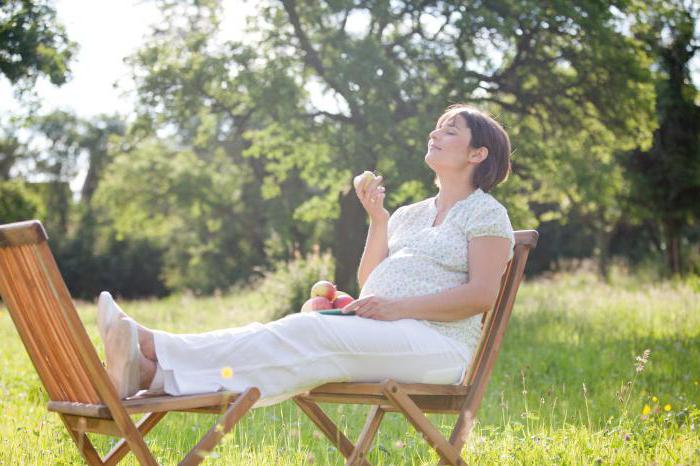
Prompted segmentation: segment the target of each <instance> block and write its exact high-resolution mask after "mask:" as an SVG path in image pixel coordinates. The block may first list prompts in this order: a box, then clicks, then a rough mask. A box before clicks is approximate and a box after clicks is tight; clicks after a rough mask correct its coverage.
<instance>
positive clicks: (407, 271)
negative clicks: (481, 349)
mask: <svg viewBox="0 0 700 466" xmlns="http://www.w3.org/2000/svg"><path fill="white" fill-rule="evenodd" d="M436 199H437V196H434V197H431V198H428V199H424V200H422V201H420V202H416V203H414V204H409V205H404V206H401V207H399V208H398V209H396V211H394V213H393V214H392V215H391V217H389V224H388V238H389V255H388V256H387V257H386V258H385V259H384V260H383V261H382V262H380V263H379V264H378V265H377V267H375V268H374V270H373V271H372V273H370V275H369V277H367V281H366V282H365V284H364V286H363V287H362V290H361V291H360V298H362V297H364V296H367V295H372V294H373V295H375V296H382V297H387V298H404V297H409V296H422V295H427V294H434V293H438V292H440V291H443V290H446V289H448V288H452V287H456V286H459V285H462V284H465V283H467V282H468V281H469V271H468V270H469V264H468V257H469V256H468V241H469V240H470V239H472V238H474V237H477V236H500V237H504V238H508V239H509V240H510V254H509V256H508V260H510V259H511V258H512V257H513V247H514V245H515V236H514V235H513V228H512V226H511V223H510V219H509V217H508V213H507V211H506V208H505V207H504V206H503V205H502V204H501V203H499V202H498V201H497V200H496V199H495V198H494V197H493V196H492V195H491V194H489V193H486V192H484V191H482V190H481V189H480V188H479V189H477V190H476V191H474V192H472V193H471V194H470V195H469V196H467V197H466V198H465V199H461V200H459V201H457V202H456V203H455V204H454V205H453V206H452V207H451V208H450V210H449V211H448V213H447V215H446V216H445V218H444V220H443V221H442V223H440V224H439V225H437V226H435V227H433V226H432V225H433V222H434V221H435V218H436V216H437V207H436V205H435V201H436ZM481 317H482V315H481V314H478V315H475V316H472V317H469V318H466V319H462V320H456V321H450V322H441V321H432V320H421V322H423V323H425V324H427V325H429V326H431V327H433V328H435V329H436V330H437V331H439V332H440V333H442V334H443V335H446V336H448V337H450V338H453V339H455V340H457V341H458V342H460V343H462V344H466V345H467V346H468V347H469V349H471V350H472V351H474V350H475V349H476V346H477V345H478V342H479V337H480V335H481Z"/></svg>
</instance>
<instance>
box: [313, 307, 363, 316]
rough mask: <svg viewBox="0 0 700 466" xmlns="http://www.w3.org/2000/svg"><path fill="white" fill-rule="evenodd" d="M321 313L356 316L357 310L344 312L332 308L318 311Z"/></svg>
mask: <svg viewBox="0 0 700 466" xmlns="http://www.w3.org/2000/svg"><path fill="white" fill-rule="evenodd" d="M318 312H319V313H320V314H326V315H327V316H354V315H355V311H350V312H342V311H341V310H340V309H331V310H328V311H318Z"/></svg>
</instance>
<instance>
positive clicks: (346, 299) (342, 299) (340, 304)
mask: <svg viewBox="0 0 700 466" xmlns="http://www.w3.org/2000/svg"><path fill="white" fill-rule="evenodd" d="M353 301H355V300H354V299H353V297H352V296H350V295H349V294H342V295H340V296H338V297H337V298H335V300H334V301H333V307H334V308H336V309H342V308H344V307H345V306H347V305H348V304H350V303H351V302H353Z"/></svg>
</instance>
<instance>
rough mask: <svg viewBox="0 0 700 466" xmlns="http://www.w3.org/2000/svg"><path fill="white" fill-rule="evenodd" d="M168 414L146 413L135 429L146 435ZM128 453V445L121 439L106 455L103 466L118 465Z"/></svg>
mask: <svg viewBox="0 0 700 466" xmlns="http://www.w3.org/2000/svg"><path fill="white" fill-rule="evenodd" d="M166 414H168V413H167V411H166V412H160V413H148V414H147V415H146V416H144V417H143V419H141V420H140V421H139V423H138V424H137V425H136V428H137V429H138V430H139V432H141V435H146V434H147V433H148V432H150V431H151V429H153V428H154V427H155V426H156V425H157V424H158V423H159V422H160V421H161V419H163V418H164V417H165V415H166ZM127 453H129V445H128V444H127V443H126V440H125V439H122V440H120V441H119V443H117V444H116V445H115V446H114V448H112V450H111V451H110V452H109V453H107V455H106V456H105V459H104V463H103V464H104V465H105V466H113V465H116V464H117V463H119V461H121V459H122V458H124V456H125V455H126V454H127Z"/></svg>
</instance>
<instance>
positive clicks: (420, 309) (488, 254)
mask: <svg viewBox="0 0 700 466" xmlns="http://www.w3.org/2000/svg"><path fill="white" fill-rule="evenodd" d="M509 249H510V241H509V240H508V239H507V238H501V237H496V236H480V237H476V238H472V239H471V240H470V241H469V282H467V283H466V284H464V285H461V286H457V287H454V288H450V289H448V290H445V291H441V292H439V293H435V294H431V295H424V296H414V297H410V298H404V299H401V300H399V302H398V303H397V305H398V306H399V308H398V309H399V315H400V316H401V318H403V319H421V320H434V321H443V322H448V321H452V320H461V319H466V318H467V317H471V316H474V315H477V314H481V313H482V312H486V311H488V310H489V309H491V307H492V306H493V305H494V303H495V302H496V298H497V297H498V291H499V289H500V287H501V277H502V276H503V273H504V272H505V270H506V266H507V265H508V256H509V254H510V251H509Z"/></svg>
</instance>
